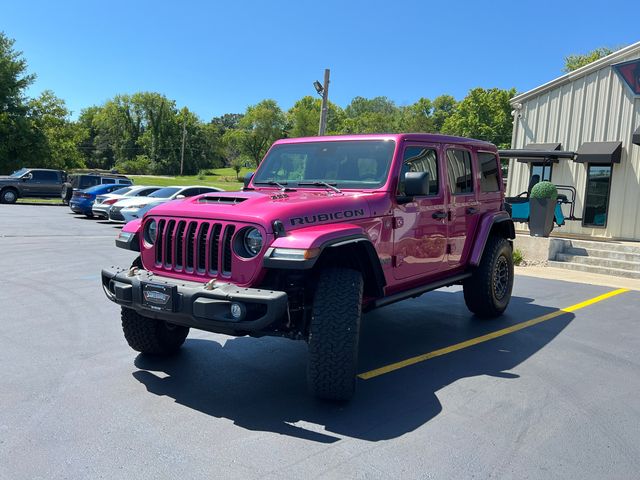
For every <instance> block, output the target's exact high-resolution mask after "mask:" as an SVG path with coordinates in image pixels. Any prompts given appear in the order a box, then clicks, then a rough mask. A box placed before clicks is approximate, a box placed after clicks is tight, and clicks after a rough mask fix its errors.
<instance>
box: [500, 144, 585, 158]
mask: <svg viewBox="0 0 640 480" xmlns="http://www.w3.org/2000/svg"><path fill="white" fill-rule="evenodd" d="M498 154H499V155H500V156H501V157H502V158H517V159H518V162H520V163H549V162H553V163H558V160H559V159H560V158H568V159H572V158H573V157H574V156H575V153H574V152H565V151H563V150H562V144H561V143H530V144H528V145H527V146H526V147H525V148H522V149H513V150H499V151H498Z"/></svg>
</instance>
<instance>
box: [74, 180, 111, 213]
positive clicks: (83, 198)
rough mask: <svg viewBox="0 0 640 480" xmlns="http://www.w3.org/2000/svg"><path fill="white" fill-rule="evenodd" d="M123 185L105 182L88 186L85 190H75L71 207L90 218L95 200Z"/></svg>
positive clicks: (75, 211)
mask: <svg viewBox="0 0 640 480" xmlns="http://www.w3.org/2000/svg"><path fill="white" fill-rule="evenodd" d="M122 187H123V185H118V184H113V183H110V184H105V185H96V186H95V187H90V188H86V189H84V190H74V192H73V196H72V197H71V200H69V207H70V208H71V210H72V211H73V212H74V213H81V214H83V215H86V216H87V217H89V218H93V212H92V211H91V208H92V207H93V202H95V201H96V197H97V196H98V195H104V194H106V193H111V192H113V191H115V190H118V189H120V188H122Z"/></svg>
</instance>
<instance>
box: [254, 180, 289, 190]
mask: <svg viewBox="0 0 640 480" xmlns="http://www.w3.org/2000/svg"><path fill="white" fill-rule="evenodd" d="M253 184H254V185H271V186H274V187H278V188H280V190H282V191H283V192H293V191H294V190H293V188H289V187H287V186H286V185H287V182H284V183H279V182H276V181H275V180H268V181H265V182H253Z"/></svg>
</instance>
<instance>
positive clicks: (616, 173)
mask: <svg viewBox="0 0 640 480" xmlns="http://www.w3.org/2000/svg"><path fill="white" fill-rule="evenodd" d="M610 71H611V73H612V74H613V75H615V77H610V82H609V90H610V95H609V98H608V101H609V102H608V103H609V109H610V110H609V122H608V125H607V131H606V132H605V134H604V135H603V137H604V138H603V140H612V141H613V140H622V142H623V145H622V146H623V154H622V161H621V163H620V164H619V165H614V166H613V168H612V172H611V190H610V191H611V194H610V197H609V212H608V218H607V228H606V236H607V237H617V238H619V237H621V236H622V235H623V234H622V230H623V226H624V223H625V213H624V210H625V206H626V205H625V204H626V191H627V186H626V183H627V180H626V178H625V177H626V176H627V170H628V161H627V159H626V158H627V155H625V153H624V150H626V148H627V145H625V144H626V143H627V142H626V141H625V140H624V135H623V133H622V132H623V129H626V128H628V127H627V123H628V116H629V115H630V113H631V112H630V110H629V100H630V98H629V96H628V95H625V92H624V88H625V86H624V85H623V84H622V82H621V81H620V79H619V78H618V76H617V74H616V73H615V72H613V69H610Z"/></svg>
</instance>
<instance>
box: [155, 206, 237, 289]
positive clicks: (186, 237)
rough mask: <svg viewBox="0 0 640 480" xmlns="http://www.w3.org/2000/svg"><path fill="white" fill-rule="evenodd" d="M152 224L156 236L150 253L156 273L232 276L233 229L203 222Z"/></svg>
mask: <svg viewBox="0 0 640 480" xmlns="http://www.w3.org/2000/svg"><path fill="white" fill-rule="evenodd" d="M155 220H156V221H157V222H158V236H157V239H156V242H155V244H154V245H153V247H152V250H153V260H155V267H156V268H157V269H160V270H166V271H175V272H179V273H193V274H194V275H202V276H206V277H216V276H224V277H230V276H231V274H232V265H233V261H232V260H233V258H232V256H233V249H232V246H231V243H232V238H233V234H234V233H235V231H236V225H233V224H227V223H224V222H209V221H202V220H175V219H168V218H161V219H158V218H156V219H155Z"/></svg>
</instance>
